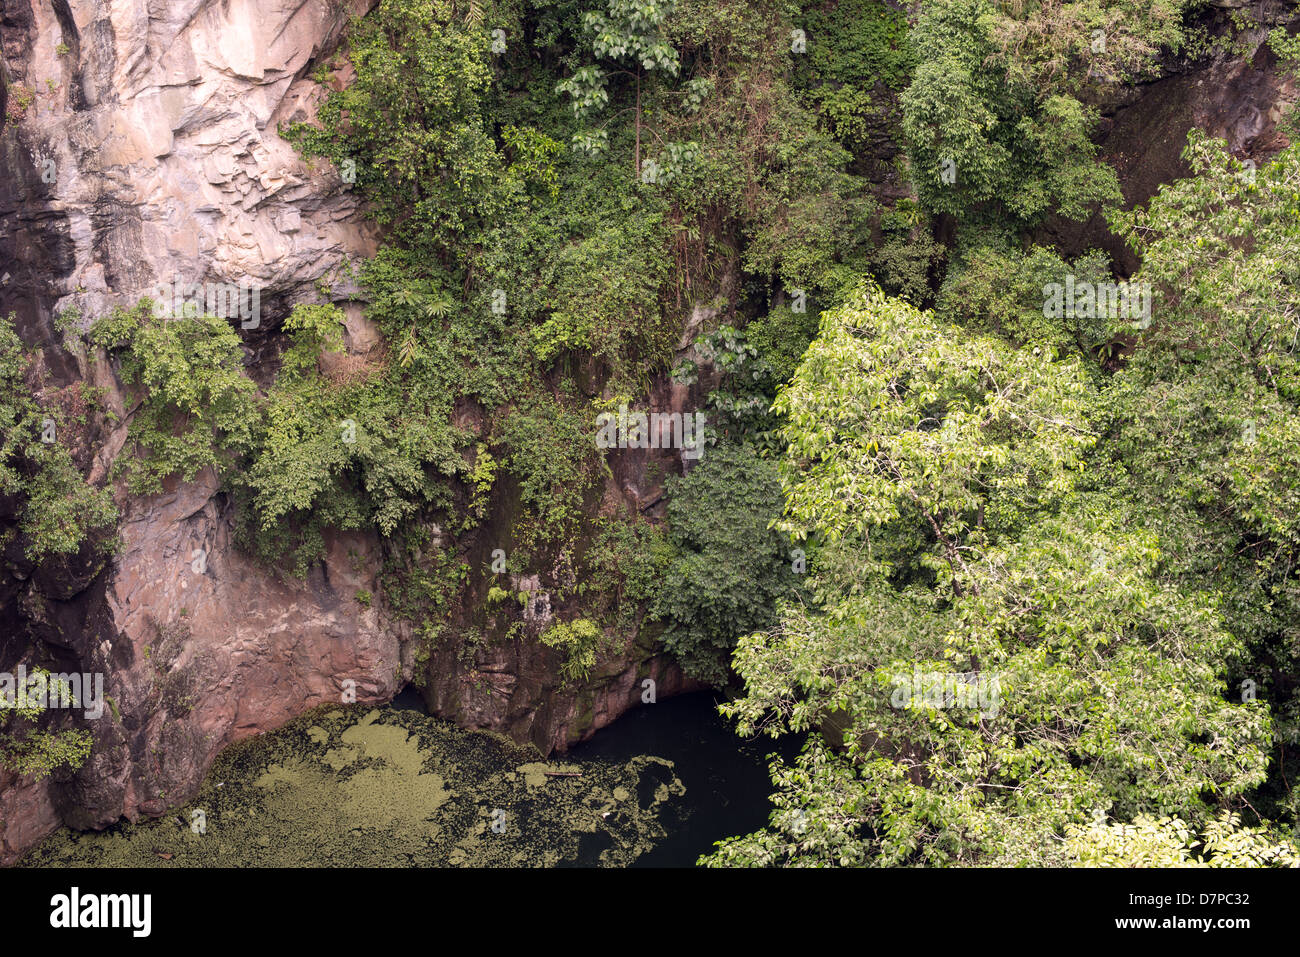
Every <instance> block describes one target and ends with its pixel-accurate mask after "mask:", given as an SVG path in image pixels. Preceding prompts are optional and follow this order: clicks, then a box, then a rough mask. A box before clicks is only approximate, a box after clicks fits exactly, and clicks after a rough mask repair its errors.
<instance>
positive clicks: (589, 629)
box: [541, 618, 604, 682]
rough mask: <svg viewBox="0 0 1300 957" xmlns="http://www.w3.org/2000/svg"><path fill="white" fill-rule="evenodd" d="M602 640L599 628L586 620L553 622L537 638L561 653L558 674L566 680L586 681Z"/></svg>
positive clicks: (602, 635)
mask: <svg viewBox="0 0 1300 957" xmlns="http://www.w3.org/2000/svg"><path fill="white" fill-rule="evenodd" d="M603 637H604V632H602V631H601V630H600V626H599V625H597V624H596V623H595V622H593V621H589V620H587V619H586V618H577V619H575V620H573V621H557V622H556V623H555V624H554V625H552V626H551V627H550V628H548V629H547V630H546V632H545V633H544V634H543V635H542V637H541V642H542V644H544V645H546V646H547V647H548V648H558V649H560V650H561V651H563V652H564V661H563V663H562V664H561V665H560V674H562V675H563V676H564V679H565V680H566V681H577V682H581V681H586V680H587V676H588V675H589V674H590V673H591V669H592V667H594V666H595V664H596V650H597V647H598V645H599V643H600V641H601V639H602V638H603Z"/></svg>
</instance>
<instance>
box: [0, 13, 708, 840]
mask: <svg viewBox="0 0 1300 957" xmlns="http://www.w3.org/2000/svg"><path fill="white" fill-rule="evenodd" d="M372 5H373V4H372V3H371V2H368V0H351V2H345V0H333V2H331V0H283V2H280V0H221V2H216V0H121V2H115V3H108V4H106V3H102V2H90V0H86V2H76V0H54V2H53V4H52V5H51V4H50V3H46V2H40V0H3V2H0V41H2V49H3V61H2V65H3V93H0V117H3V118H4V127H3V131H2V132H0V313H4V314H8V313H10V312H12V313H14V314H15V316H16V317H17V324H18V330H19V333H20V335H21V336H22V338H23V340H24V342H25V343H27V344H28V345H29V346H32V347H35V348H38V349H39V350H40V362H39V363H38V364H39V366H40V367H41V372H42V373H43V374H44V375H45V376H46V382H47V387H48V388H52V389H53V388H58V387H60V386H66V385H68V384H70V383H72V382H75V381H78V380H84V381H88V382H90V383H92V384H95V385H99V386H103V387H104V388H105V390H106V395H107V399H106V401H107V404H108V406H109V407H110V408H111V409H112V410H113V411H114V412H115V413H116V414H117V417H118V420H119V422H118V424H117V425H116V426H107V425H105V426H102V427H101V428H100V430H99V431H98V432H97V433H96V434H93V435H89V436H86V437H85V442H84V447H83V448H81V449H80V450H79V453H80V454H79V461H80V462H81V463H82V464H83V465H84V467H85V468H86V470H87V471H88V473H89V475H90V477H91V478H92V480H95V481H103V480H104V477H105V476H106V474H107V470H108V468H109V466H110V465H111V463H112V460H113V458H114V457H115V456H116V455H117V454H118V452H119V451H120V449H121V447H122V445H123V442H124V439H125V430H126V426H127V423H128V422H129V418H130V413H131V412H132V409H131V408H130V406H129V400H127V399H125V398H124V396H123V393H122V391H121V389H120V386H119V384H118V382H117V381H116V379H115V377H114V375H113V372H112V371H111V369H109V368H108V367H107V365H106V363H103V362H102V361H101V362H96V361H95V360H94V359H93V357H86V356H84V355H81V354H79V353H76V352H70V351H68V350H66V349H64V348H63V345H62V343H63V334H62V332H61V331H59V330H57V329H56V327H55V323H54V317H55V316H56V315H58V314H60V313H63V312H65V311H67V310H76V311H77V312H78V313H79V314H80V316H81V317H82V318H81V320H80V321H81V322H82V324H83V327H84V325H85V324H87V323H89V321H91V320H92V319H94V318H96V317H98V316H100V315H103V314H105V312H107V311H108V310H109V309H110V308H111V307H113V306H115V305H124V304H130V303H134V302H135V301H137V300H138V299H139V298H140V297H141V296H142V295H145V294H147V293H148V292H149V291H150V289H151V288H152V287H154V286H155V284H157V283H160V282H170V281H177V280H178V281H181V282H186V283H205V282H210V283H229V284H238V283H239V282H241V281H243V282H250V283H253V284H256V285H257V286H259V287H261V289H262V293H261V316H260V322H259V325H258V326H257V327H256V328H251V329H247V330H244V331H242V332H241V334H242V335H243V336H244V344H245V347H246V362H247V365H248V367H249V371H250V374H251V375H252V376H253V377H254V378H255V379H258V380H259V381H264V376H263V375H262V372H263V365H264V353H265V354H266V357H265V358H266V360H267V361H270V359H273V355H272V353H273V352H274V350H273V349H270V348H268V345H270V344H271V343H272V342H273V341H274V329H275V327H276V326H277V325H278V324H279V322H280V321H281V320H282V318H283V317H284V316H285V315H286V314H287V313H288V311H289V310H290V309H291V308H292V306H293V305H294V304H295V303H297V302H299V301H303V300H305V299H307V298H309V297H310V298H313V299H315V298H316V297H317V296H318V295H319V292H320V290H321V289H329V290H332V298H333V299H334V300H335V301H337V302H339V303H340V304H343V305H345V307H346V308H347V311H348V313H349V317H350V318H349V325H348V330H347V332H348V335H347V342H348V345H349V347H350V348H351V349H352V350H353V351H358V352H364V351H366V350H367V349H369V348H370V347H371V346H372V345H373V343H372V342H371V339H372V336H371V335H370V334H369V333H368V331H367V327H366V325H365V323H364V321H363V320H360V319H359V307H358V306H357V304H356V303H355V302H354V301H353V296H354V294H355V293H356V292H357V290H356V289H355V288H353V287H352V286H350V285H349V283H348V281H347V280H346V278H341V277H342V276H343V275H344V274H345V273H346V269H345V268H344V267H345V266H346V264H347V263H348V262H349V261H350V260H351V261H355V260H357V259H359V258H362V257H365V256H367V255H369V254H371V253H373V251H374V250H375V248H376V244H377V239H378V237H377V236H376V235H375V233H374V231H373V230H372V229H371V227H370V226H368V225H367V222H366V219H365V216H364V211H363V210H362V209H361V208H360V204H359V202H358V200H357V199H356V197H355V196H354V195H353V194H352V193H350V192H349V190H348V188H347V184H346V183H343V182H341V181H340V178H339V175H338V173H337V172H335V171H333V170H325V169H316V170H313V169H311V168H309V167H308V166H307V165H306V164H304V163H303V162H302V161H301V160H300V159H299V157H298V155H297V153H296V152H295V151H294V150H293V148H292V147H291V146H289V144H287V143H286V142H284V141H283V140H282V139H280V137H279V136H278V135H277V132H276V131H277V125H278V124H281V123H286V122H291V121H295V120H301V119H305V118H308V117H310V116H311V115H312V111H313V109H314V107H315V101H314V99H313V97H314V96H315V93H314V92H313V91H316V90H318V89H319V88H318V87H317V86H316V85H315V84H314V83H311V82H310V81H308V80H305V79H304V78H303V77H304V75H305V73H306V72H307V70H308V69H309V68H310V67H311V65H312V64H313V61H314V60H315V59H316V58H318V57H319V56H320V55H321V54H322V53H328V52H330V51H331V50H332V49H333V48H334V47H335V46H336V45H337V43H338V40H339V37H340V34H341V31H342V30H343V29H344V27H345V26H346V23H347V20H348V18H349V16H350V15H351V14H354V13H364V12H365V11H366V10H367V9H368V8H369V7H370V6H372ZM624 471H626V470H624ZM631 484H635V482H634V481H633V480H629V487H630V485H631ZM612 494H613V495H614V496H615V497H620V496H622V495H623V494H624V493H623V492H622V491H621V490H620V489H613V490H612ZM117 500H118V504H119V506H120V507H121V509H122V521H121V524H120V529H119V532H120V535H121V539H122V546H121V548H120V550H119V551H118V553H117V554H116V556H115V557H114V558H113V559H112V560H111V561H110V562H109V563H108V564H107V565H106V566H104V565H102V563H96V562H93V561H90V560H89V559H88V558H86V557H85V556H82V557H81V561H80V563H79V562H78V561H77V560H74V561H71V562H67V563H63V564H62V565H60V566H59V567H57V568H33V567H31V565H30V563H27V562H26V561H25V560H24V559H23V557H22V556H21V554H20V553H19V552H17V551H16V550H13V549H11V550H10V553H7V554H6V555H5V556H4V564H5V567H4V569H3V570H2V575H0V577H2V578H3V584H2V585H0V617H2V619H3V625H4V627H3V634H0V670H13V668H14V667H15V666H16V664H17V663H18V662H20V661H25V660H31V652H32V650H33V649H34V648H40V649H41V650H42V657H43V658H44V659H45V660H47V661H54V662H55V663H57V666H58V667H57V670H62V671H66V672H72V671H79V672H88V673H102V674H103V675H104V682H105V692H106V695H107V697H108V699H110V701H111V710H106V711H105V714H104V717H103V718H101V719H100V720H96V721H89V722H84V725H83V726H85V727H87V728H89V730H90V731H91V732H92V734H93V736H94V749H93V753H92V758H91V759H90V761H89V762H88V763H87V764H86V765H85V766H84V767H83V768H81V769H80V770H79V771H77V772H76V773H75V774H62V775H59V774H56V775H55V776H54V777H53V778H52V779H46V780H42V781H33V780H28V779H22V780H15V779H14V777H13V775H12V774H8V773H7V772H0V863H12V862H13V861H14V860H15V859H16V858H17V857H18V855H20V854H21V852H22V851H23V850H24V849H25V848H27V847H29V846H31V845H32V844H33V843H34V842H35V841H37V840H39V839H40V838H41V837H42V836H43V835H44V834H46V833H48V832H49V831H50V830H51V829H53V828H54V827H57V826H58V825H59V824H60V823H66V824H69V825H72V826H74V827H81V828H93V827H102V826H105V825H107V824H109V823H111V822H113V821H116V820H118V819H119V818H121V817H123V816H126V817H128V818H132V819H134V818H135V817H137V816H138V815H141V814H160V813H162V812H163V811H164V810H165V809H166V808H167V807H169V806H173V805H174V804H176V803H177V802H179V801H183V800H184V799H185V798H186V797H187V796H188V795H190V794H192V793H193V792H194V791H195V790H196V789H197V787H198V785H199V783H200V781H201V778H202V776H203V774H204V772H205V771H206V770H207V768H208V767H209V765H210V764H211V762H212V761H213V759H214V758H215V756H216V755H217V753H218V752H219V751H220V750H221V749H222V748H223V747H225V746H226V745H228V744H230V743H232V742H234V741H237V740H239V739H241V738H244V737H247V736H249V735H252V734H257V733H259V732H262V731H266V730H270V729H273V728H275V727H278V726H280V725H281V724H283V723H284V722H285V721H287V720H289V719H290V718H292V717H294V716H295V715H297V714H299V713H301V712H302V711H304V710H306V709H308V708H310V707H312V706H314V705H316V704H320V703H322V702H324V701H327V700H329V701H339V700H343V696H344V695H345V694H355V699H356V700H357V701H358V702H363V703H364V702H381V701H386V700H389V699H390V698H391V697H392V696H393V695H394V694H395V693H396V692H397V691H399V690H400V689H401V688H402V687H403V685H405V684H406V682H407V681H408V680H409V679H410V678H411V677H412V668H413V664H412V648H411V645H412V642H411V641H410V634H409V627H407V626H405V625H402V624H399V623H396V622H394V621H392V620H390V619H389V618H388V617H386V615H385V613H384V611H383V609H382V608H381V607H379V605H378V604H376V605H375V606H374V607H371V604H370V603H369V602H363V601H360V600H358V596H359V595H363V594H365V593H371V594H376V593H378V591H379V590H378V587H377V583H376V574H377V570H378V568H379V567H380V564H381V563H380V560H379V554H378V551H379V546H378V543H377V542H376V541H375V540H373V538H368V537H366V536H361V535H356V536H350V537H349V536H338V537H335V538H334V539H333V540H332V541H331V543H330V548H329V552H328V555H327V558H326V560H325V561H324V562H323V563H322V564H320V565H319V566H318V567H316V568H315V569H314V570H313V571H312V573H311V574H310V576H309V577H308V578H307V580H306V581H304V582H298V581H296V580H290V582H288V583H286V582H284V581H282V580H280V579H279V578H277V577H276V576H274V575H272V574H270V573H269V572H268V570H266V569H264V568H261V567H259V566H257V565H256V564H255V563H253V562H252V561H251V560H250V559H247V558H245V557H244V556H243V555H242V554H241V553H240V552H239V551H237V550H236V549H234V548H233V547H232V544H231V520H230V519H231V516H230V514H229V513H230V506H229V504H228V503H227V502H226V500H225V496H224V495H223V494H222V493H221V492H220V491H219V488H218V482H217V478H216V476H215V475H213V474H211V473H210V472H207V473H201V474H200V475H199V476H198V477H197V478H196V480H195V481H193V482H189V483H172V484H171V485H170V486H169V487H168V489H167V491H166V492H165V493H164V494H161V495H157V496H152V497H149V498H144V499H140V498H131V499H128V498H127V497H126V496H125V494H123V493H122V491H121V490H120V489H119V490H118V493H117ZM537 587H538V588H539V589H540V586H537ZM607 658H608V660H601V661H600V662H598V667H597V669H596V672H595V675H594V677H593V679H592V681H591V682H589V683H588V684H587V686H586V687H584V688H565V687H560V686H558V681H557V679H556V678H555V677H554V676H555V674H556V670H557V669H556V665H557V661H556V659H555V653H554V652H553V651H551V650H549V649H546V648H543V647H541V646H539V645H537V643H536V642H529V641H515V642H512V643H509V644H508V645H507V646H500V647H493V648H486V649H483V650H481V651H480V652H479V654H478V656H477V657H473V656H471V658H470V660H465V658H464V656H462V655H461V654H460V653H459V651H458V649H455V648H447V649H435V650H434V651H433V652H432V655H431V657H430V658H429V660H428V662H427V664H426V663H424V662H423V661H422V662H421V665H420V668H421V670H422V671H424V672H425V673H427V674H428V675H430V676H431V680H430V682H429V687H428V690H427V691H426V697H427V698H428V700H429V702H430V705H431V707H432V709H433V710H434V711H435V713H439V714H443V715H445V716H448V717H451V718H453V719H455V720H458V721H460V722H461V723H463V724H466V725H469V726H477V727H487V728H494V729H498V730H504V731H507V732H509V733H510V734H511V735H512V736H514V737H515V738H516V739H517V740H520V741H529V740H531V741H532V742H534V743H535V744H537V746H538V747H539V748H541V749H542V750H544V751H549V750H552V749H555V748H563V747H565V746H567V744H569V743H572V742H573V741H576V740H578V739H580V738H581V737H583V736H586V735H589V734H590V733H592V732H593V731H594V730H595V729H597V728H599V727H601V726H602V725H604V724H607V723H608V722H609V721H612V720H613V719H614V718H616V717H617V716H618V715H619V714H621V713H622V712H623V711H625V710H627V709H628V708H629V707H633V706H635V705H637V704H639V703H640V701H641V694H642V685H641V682H642V681H643V680H644V679H645V678H647V677H651V678H654V679H655V680H656V681H657V682H658V687H657V689H656V692H657V694H661V695H667V694H671V693H673V692H674V691H677V690H681V689H682V688H684V687H686V682H685V681H684V680H683V679H682V677H681V675H680V672H678V671H677V669H676V668H675V667H672V666H670V665H668V664H667V663H666V662H665V661H664V660H662V659H660V658H657V657H656V656H655V653H654V649H653V647H650V646H647V645H645V644H635V643H633V644H630V645H629V646H628V647H627V648H625V649H623V650H621V651H619V652H617V653H614V654H613V655H611V656H607ZM52 670H55V669H52ZM69 720H71V719H69Z"/></svg>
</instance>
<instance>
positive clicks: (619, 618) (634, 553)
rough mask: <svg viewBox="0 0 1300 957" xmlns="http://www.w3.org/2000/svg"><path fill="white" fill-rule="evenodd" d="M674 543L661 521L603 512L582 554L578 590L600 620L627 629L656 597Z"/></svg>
mask: <svg viewBox="0 0 1300 957" xmlns="http://www.w3.org/2000/svg"><path fill="white" fill-rule="evenodd" d="M672 557H673V551H672V546H671V545H670V544H669V543H668V540H667V536H666V534H665V533H664V530H663V528H662V527H661V526H657V525H651V524H650V523H649V522H646V521H644V520H638V519H628V520H622V519H619V518H606V517H602V518H600V519H597V521H596V534H595V536H594V537H593V539H592V541H591V544H590V546H589V547H588V548H587V550H586V552H585V554H584V555H583V565H584V574H583V575H582V576H581V577H580V579H579V584H578V592H579V594H580V595H582V596H583V598H584V602H585V606H586V607H587V608H589V609H590V611H591V613H592V614H596V615H598V616H599V618H600V620H601V621H602V622H605V623H608V624H610V625H612V626H614V627H615V628H617V629H619V630H622V631H626V630H629V629H631V628H632V627H633V625H634V624H636V620H637V617H638V614H639V612H640V610H641V609H642V608H644V607H645V606H646V604H647V603H648V602H649V601H650V600H651V599H652V598H653V597H654V595H655V592H656V591H657V590H658V588H659V584H660V582H661V581H662V580H663V570H664V568H665V566H666V565H667V564H668V563H669V562H670V561H671V560H672Z"/></svg>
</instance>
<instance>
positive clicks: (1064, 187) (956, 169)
mask: <svg viewBox="0 0 1300 957" xmlns="http://www.w3.org/2000/svg"><path fill="white" fill-rule="evenodd" d="M1007 25H1008V19H1007V17H1005V16H1003V15H999V14H997V13H995V11H994V5H993V2H992V0H940V2H937V3H932V4H928V5H926V7H925V8H924V10H923V11H922V14H921V18H920V21H919V22H918V23H917V26H916V29H915V31H914V34H913V42H914V44H915V47H916V50H917V54H918V57H919V61H920V62H919V64H918V66H917V68H916V72H915V75H914V78H913V80H912V84H911V86H909V87H908V89H907V92H906V93H905V94H904V96H903V98H902V101H901V102H902V108H903V131H904V134H905V135H906V138H907V142H908V151H909V156H910V159H911V163H912V176H913V183H914V185H915V188H916V190H917V193H918V194H919V196H920V198H921V201H922V203H923V204H924V205H925V206H926V207H927V208H929V209H931V210H934V211H936V212H942V213H949V214H951V215H953V216H956V217H958V218H961V219H974V220H976V221H988V220H990V219H991V220H993V221H995V222H1012V223H1023V224H1033V223H1035V222H1037V221H1039V220H1041V219H1042V218H1043V217H1044V216H1046V215H1047V214H1049V213H1051V212H1058V213H1060V214H1061V215H1062V216H1065V217H1067V218H1070V219H1084V218H1086V217H1087V216H1088V215H1089V213H1090V212H1091V211H1092V209H1093V207H1094V204H1097V203H1102V204H1112V203H1117V202H1118V200H1119V199H1120V193H1119V183H1118V181H1117V180H1116V178H1115V173H1114V171H1113V170H1111V169H1110V167H1108V166H1106V165H1105V164H1100V163H1097V162H1096V161H1095V156H1096V152H1097V148H1096V146H1095V145H1094V144H1093V143H1092V141H1091V139H1090V134H1091V132H1092V128H1093V126H1094V124H1095V121H1096V110H1095V109H1093V108H1091V107H1089V106H1087V105H1086V104H1085V103H1083V102H1081V101H1080V100H1078V99H1076V98H1075V97H1074V96H1073V95H1071V93H1070V92H1069V85H1068V84H1061V83H1052V84H1048V83H1035V82H1034V80H1035V78H1036V77H1037V72H1036V70H1027V69H1025V68H1022V65H1023V64H1024V62H1025V61H1024V59H1023V55H1022V54H1021V53H1020V52H1019V51H1017V52H1016V53H1015V54H1014V55H1009V54H1008V55H1005V62H1003V61H1002V57H1003V54H1002V49H1003V48H1002V47H1001V46H1000V45H999V39H1000V37H1001V36H1002V33H1000V31H1002V28H1004V27H1007ZM1002 32H1003V33H1004V32H1005V31H1002ZM991 63H992V64H999V63H1001V65H1002V66H1003V68H1002V69H999V68H998V67H997V66H996V65H995V66H993V67H992V68H990V64H991ZM1034 66H1035V67H1036V66H1037V64H1034ZM1085 68H1086V66H1085V65H1084V64H1080V65H1079V66H1078V67H1077V69H1085ZM945 173H948V174H949V176H950V178H952V177H955V178H952V181H951V182H945V179H944V174H945Z"/></svg>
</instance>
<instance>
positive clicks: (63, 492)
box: [0, 315, 117, 562]
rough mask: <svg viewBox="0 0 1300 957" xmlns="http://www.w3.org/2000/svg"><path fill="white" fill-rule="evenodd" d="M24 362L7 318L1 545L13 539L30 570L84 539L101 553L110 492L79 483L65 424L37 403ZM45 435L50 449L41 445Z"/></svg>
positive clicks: (0, 337)
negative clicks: (18, 541) (49, 439)
mask: <svg viewBox="0 0 1300 957" xmlns="http://www.w3.org/2000/svg"><path fill="white" fill-rule="evenodd" d="M28 361H29V360H28V356H27V352H26V350H25V349H24V348H23V344H22V341H21V340H20V339H19V338H18V333H17V332H16V331H15V330H14V317H13V316H12V315H10V316H9V317H8V318H3V319H0V496H3V497H4V499H5V505H4V508H3V511H0V544H3V545H7V544H8V543H9V542H10V541H11V540H12V538H13V537H14V536H15V535H18V536H20V537H21V540H22V542H23V550H24V553H25V555H26V557H27V559H28V560H29V561H32V562H41V561H43V560H46V559H49V558H53V557H55V556H67V555H73V554H75V553H77V552H78V551H79V550H80V549H81V548H82V546H83V545H84V544H85V543H86V542H87V540H91V539H95V540H98V542H99V543H100V547H101V549H106V548H108V547H109V546H110V545H111V542H110V540H109V536H107V535H106V534H105V533H106V532H107V531H108V530H109V529H110V528H111V527H112V526H113V525H114V524H115V523H116V522H117V509H116V507H115V506H114V504H113V499H112V495H111V491H110V490H109V489H107V488H103V489H96V488H94V487H93V486H91V485H90V484H89V483H88V482H86V480H85V479H84V478H83V477H82V474H81V471H80V469H78V468H77V465H76V463H75V462H74V461H73V459H72V454H71V453H70V452H69V451H68V448H67V446H66V445H64V444H63V441H62V437H63V436H64V435H65V434H66V429H67V427H68V426H70V425H71V424H72V423H70V422H69V421H68V420H67V418H66V417H65V416H64V415H63V413H62V412H60V411H59V410H58V409H55V408H46V407H43V406H42V405H41V404H40V403H39V402H38V401H37V399H36V397H35V395H34V392H33V389H32V387H31V385H30V384H29V382H28V378H27V376H28ZM50 428H52V430H53V435H52V438H53V439H54V441H52V442H45V441H42V436H44V435H49V434H50V432H49V429H50Z"/></svg>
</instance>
